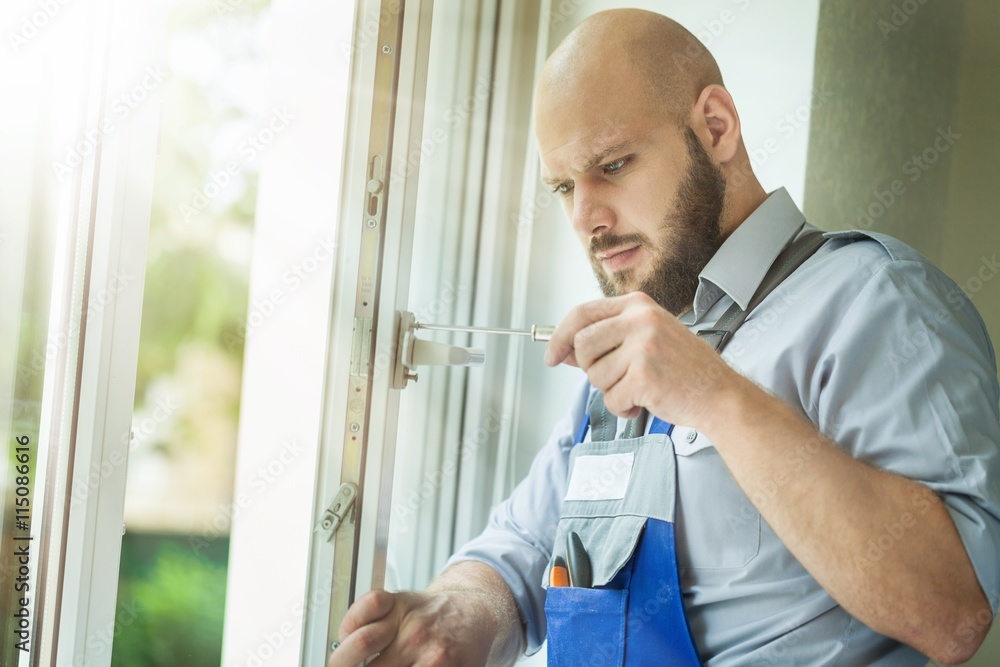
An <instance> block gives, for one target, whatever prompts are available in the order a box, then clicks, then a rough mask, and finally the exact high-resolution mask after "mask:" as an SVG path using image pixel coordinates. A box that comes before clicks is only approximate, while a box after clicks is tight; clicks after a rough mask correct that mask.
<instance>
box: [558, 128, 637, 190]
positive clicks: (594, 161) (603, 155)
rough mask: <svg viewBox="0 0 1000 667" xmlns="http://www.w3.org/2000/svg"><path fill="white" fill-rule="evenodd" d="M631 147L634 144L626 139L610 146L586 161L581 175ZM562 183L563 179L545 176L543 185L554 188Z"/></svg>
mask: <svg viewBox="0 0 1000 667" xmlns="http://www.w3.org/2000/svg"><path fill="white" fill-rule="evenodd" d="M630 145H632V142H631V141H629V140H627V139H626V140H625V141H619V142H618V143H617V144H615V145H613V146H608V147H607V148H605V149H603V150H601V151H599V152H597V153H594V155H592V156H591V157H590V158H589V159H588V160H587V161H586V163H584V166H583V168H582V169H580V172H581V173H586V172H588V171H590V170H591V169H593V168H594V167H596V166H597V165H599V164H600V163H601V162H603V161H604V160H606V159H608V157H609V156H611V155H613V154H614V153H617V152H619V151H622V150H625V149H626V148H628V147H629V146H630ZM562 182H563V179H562V178H558V177H555V176H543V177H542V183H545V184H546V185H553V186H554V185H559V184H560V183H562Z"/></svg>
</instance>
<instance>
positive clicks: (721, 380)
mask: <svg viewBox="0 0 1000 667" xmlns="http://www.w3.org/2000/svg"><path fill="white" fill-rule="evenodd" d="M887 310H888V309H886V308H883V309H882V310H881V311H875V312H876V313H877V315H878V317H879V318H881V319H879V320H878V321H876V322H875V325H882V326H883V327H884V330H882V331H875V332H871V333H872V335H869V336H867V340H861V341H858V345H857V346H855V348H854V349H855V350H860V351H861V352H863V353H864V354H862V355H861V356H860V357H859V359H860V361H858V362H857V365H860V366H862V368H860V370H857V373H858V375H851V376H850V378H848V379H847V381H845V382H844V383H843V386H842V387H841V390H842V391H843V392H845V393H848V394H850V393H851V392H854V393H855V394H857V395H860V394H859V391H860V388H861V387H860V386H859V385H858V384H857V381H858V380H859V379H863V380H867V381H868V383H869V384H870V383H871V381H872V380H875V381H876V382H877V383H885V385H886V386H885V387H884V388H880V389H878V390H877V391H880V392H882V394H883V395H882V396H881V397H879V400H878V403H879V405H877V406H876V405H875V403H876V398H875V397H874V396H872V395H870V394H869V395H868V398H869V399H870V401H871V402H870V403H869V404H865V403H863V402H862V403H861V404H851V405H850V406H845V405H841V406H840V407H839V409H840V410H841V411H843V410H845V409H846V410H848V412H850V411H852V410H853V411H854V412H856V413H858V412H860V413H862V414H865V417H866V418H867V422H863V423H861V424H859V425H857V426H858V429H859V430H864V431H867V432H866V433H864V434H863V435H862V436H859V437H861V439H862V440H863V442H864V443H865V444H872V441H873V440H874V441H875V442H874V446H875V447H876V448H878V447H882V448H889V449H891V448H896V449H897V450H898V449H903V450H905V449H906V448H907V447H908V446H911V445H915V444H918V443H921V442H922V443H928V442H930V443H933V444H934V445H935V446H937V445H938V444H940V447H938V448H937V450H935V451H940V452H944V451H946V447H947V446H948V445H949V443H947V442H941V441H940V440H939V439H940V437H941V430H940V429H935V428H934V427H933V426H932V427H930V428H926V429H922V430H917V431H916V432H914V430H913V429H912V428H907V429H904V431H903V432H901V433H897V432H893V431H892V429H891V428H889V427H885V428H882V427H880V426H879V424H878V423H873V416H874V419H875V420H881V421H883V422H885V423H886V424H890V425H891V424H892V423H893V422H899V421H900V418H901V415H898V414H892V408H893V406H894V405H895V406H896V407H897V408H898V409H899V410H909V409H910V408H911V407H913V406H911V405H909V404H904V403H903V402H901V401H899V400H895V401H894V399H893V394H894V392H897V391H898V392H900V394H898V395H897V399H898V398H899V397H901V396H902V395H903V394H902V392H904V391H913V387H907V388H903V387H900V386H898V385H894V384H893V381H894V378H892V377H891V376H890V377H888V378H885V377H872V372H871V370H870V369H867V368H865V367H864V364H866V363H868V362H869V359H870V356H866V355H867V353H870V352H871V351H872V345H873V344H874V343H875V342H876V341H878V339H879V338H882V339H885V338H886V335H885V330H889V329H890V328H891V327H890V326H889V325H888V323H887V322H886V318H887V316H888V313H887ZM873 326H874V325H873ZM864 333H866V334H867V333H869V332H864ZM854 356H855V357H858V355H857V354H855V355H854ZM546 361H547V363H549V364H556V363H560V362H566V363H570V364H573V365H578V366H579V367H580V368H582V369H584V370H585V371H586V372H587V375H588V377H589V378H590V381H591V383H592V384H593V385H594V386H595V387H597V388H599V389H602V390H603V391H605V405H606V406H607V407H608V409H609V410H611V411H612V412H613V413H615V414H616V415H619V416H627V417H634V416H635V414H636V413H637V412H638V411H639V406H642V407H646V408H648V409H649V410H650V412H652V413H653V414H655V415H657V416H658V417H661V418H663V419H666V420H668V421H671V422H674V423H678V424H683V425H685V426H691V427H694V428H697V429H698V430H699V431H702V432H704V433H705V435H706V436H707V437H708V438H709V439H710V440H711V441H712V442H713V443H714V445H715V447H716V449H717V451H718V452H719V454H720V456H721V457H722V458H723V460H724V461H725V463H726V465H727V466H728V468H729V470H730V472H731V473H732V475H733V477H734V479H735V480H736V481H737V483H739V485H740V486H741V488H742V489H743V490H744V492H745V493H746V495H747V496H748V497H749V498H750V499H751V501H752V502H754V503H755V505H757V506H758V509H759V511H760V513H761V515H762V516H763V517H764V519H765V520H766V521H767V522H768V523H769V525H770V526H771V527H772V528H773V529H774V531H775V533H776V534H777V535H778V537H779V538H780V539H781V540H782V542H784V543H785V545H786V546H787V547H788V548H789V550H790V551H791V552H792V553H793V554H794V555H795V556H796V558H798V559H799V561H800V562H801V563H802V564H803V566H804V567H805V568H806V569H807V570H809V571H810V573H811V574H812V575H813V576H814V577H815V578H816V579H817V581H818V582H819V583H820V584H821V585H822V586H824V588H826V590H827V591H828V592H829V593H830V595H831V596H832V597H833V598H834V599H836V600H837V602H838V603H840V604H841V605H842V606H843V607H844V608H845V609H846V610H847V611H849V612H850V613H851V614H852V615H854V616H855V617H856V618H858V619H859V620H860V621H861V622H863V623H865V624H866V625H868V626H870V627H872V628H874V629H875V630H876V631H878V632H881V633H883V634H885V635H888V636H890V637H893V638H896V639H898V640H900V641H903V642H906V643H908V644H910V645H911V646H914V647H915V648H917V649H918V650H920V651H922V652H924V653H925V654H927V655H929V656H930V657H932V658H934V659H937V660H940V661H943V662H949V663H952V662H959V661H961V660H962V659H963V658H967V657H968V656H971V655H972V654H973V653H974V652H975V650H976V649H977V648H978V646H979V645H980V643H981V642H982V639H983V637H984V636H985V634H986V631H987V630H988V627H989V623H982V622H981V619H982V618H983V615H984V614H983V612H985V615H986V616H991V609H990V606H989V604H988V601H987V599H986V597H985V596H984V594H983V590H982V588H981V586H980V585H979V580H978V578H977V576H976V571H975V570H974V568H973V566H972V564H971V562H970V558H969V554H968V553H967V551H966V549H965V545H964V544H963V541H962V539H961V538H960V537H959V534H958V531H957V529H956V525H955V523H954V521H953V520H952V518H951V516H950V515H949V512H948V510H947V509H946V507H945V505H944V503H943V502H942V501H941V499H940V498H939V497H938V496H937V495H936V494H935V493H933V492H932V491H931V490H930V489H929V488H928V487H927V486H925V485H923V484H919V483H917V482H914V481H911V480H909V479H906V478H904V477H901V476H898V475H896V474H892V473H889V472H884V471H880V470H878V469H876V468H873V467H872V466H869V465H868V464H866V463H864V462H863V461H860V460H856V459H855V458H853V457H852V456H851V455H850V454H848V453H847V452H845V451H844V449H843V448H842V446H843V445H844V443H834V442H831V441H830V440H829V439H827V438H824V437H822V436H821V435H820V434H819V433H818V432H817V431H816V429H815V428H814V427H813V426H812V425H811V424H810V423H809V422H807V421H806V420H804V419H803V418H802V417H800V415H799V414H797V413H796V412H795V411H794V410H793V409H792V408H790V407H789V406H787V405H786V404H784V403H783V402H782V401H781V400H780V399H778V398H775V397H772V396H770V395H769V394H767V393H766V392H765V391H763V390H762V389H760V388H759V387H757V386H756V385H754V384H753V383H752V382H750V381H749V380H747V379H746V378H744V377H742V376H741V375H739V374H738V373H737V372H736V371H734V370H733V369H732V368H730V367H729V366H728V365H727V364H726V363H725V362H724V361H723V360H722V359H721V358H720V357H719V355H718V354H716V353H715V351H714V350H713V349H712V348H711V347H710V346H709V345H707V344H705V343H704V342H703V341H701V340H700V339H699V338H698V337H697V336H695V335H693V334H692V333H691V332H689V331H688V330H687V328H686V327H684V326H683V325H682V324H681V323H680V322H679V321H678V320H677V319H676V318H675V317H673V316H672V315H670V314H669V313H667V312H666V311H664V310H663V309H662V308H660V307H659V306H657V305H656V304H655V303H654V302H652V300H651V299H649V298H648V297H647V296H646V295H644V294H638V293H636V294H630V295H627V296H623V297H617V298H613V299H605V300H601V301H597V302H592V303H590V304H584V305H582V306H579V307H578V308H576V309H574V311H572V312H571V313H570V314H569V315H568V316H567V317H566V319H565V320H564V321H563V323H561V324H560V325H559V328H558V329H557V330H556V333H555V334H554V335H553V337H552V340H551V341H550V343H549V349H548V351H547V358H546ZM944 364H945V365H947V364H951V365H952V366H956V365H957V359H956V358H953V357H949V358H947V359H945V360H944ZM838 365H839V366H840V367H843V366H850V365H851V364H849V363H845V360H844V359H843V358H841V359H839V360H838ZM985 365H989V364H988V360H987V363H986V364H985ZM963 370H964V367H963ZM908 372H910V373H911V374H910V375H909V376H908V378H907V380H908V381H911V382H912V383H913V385H914V386H916V387H918V388H919V387H922V386H927V385H928V384H929V383H931V382H932V380H930V379H928V378H929V377H931V376H926V375H922V374H921V373H925V372H926V369H921V368H919V367H916V366H914V367H912V370H910V369H908ZM878 373H881V371H878ZM983 374H985V371H983ZM933 381H934V382H939V381H941V380H940V378H934V380H933ZM970 383H971V385H973V387H972V390H975V387H978V386H979V384H978V383H976V382H974V381H971V380H968V379H966V384H967V385H968V384H970ZM869 391H870V390H869ZM918 391H919V389H918ZM855 400H860V399H855ZM922 400H923V399H922ZM978 405H979V404H978V403H976V404H975V406H978ZM929 408H930V405H929V404H926V403H925V404H924V405H922V406H921V405H916V407H915V408H914V409H915V410H917V411H919V410H921V409H923V410H927V409H929ZM876 410H878V411H877V412H876ZM867 411H870V412H867ZM984 412H988V406H987V407H986V408H984ZM994 412H995V408H994V411H990V412H989V414H994ZM987 419H988V417H987V416H985V415H984V416H983V417H982V420H983V421H985V420H987ZM866 423H867V426H866ZM979 423H980V422H976V424H977V426H978V425H979ZM949 426H951V425H949ZM960 430H961V429H959V431H960ZM974 430H975V427H974ZM984 432H985V431H984ZM992 432H994V433H995V432H996V424H995V423H994V425H993V431H992ZM842 435H844V434H842ZM963 435H964V434H962V433H961V432H959V433H958V435H957V436H956V437H963ZM846 437H853V436H852V434H847V436H846ZM990 447H991V448H992V450H993V451H992V454H991V456H992V463H990V464H988V465H989V467H990V474H991V475H995V474H996V470H995V468H996V464H995V462H996V452H995V449H996V447H995V443H991V444H990ZM921 451H923V452H924V454H921V453H920V452H921ZM927 451H928V450H920V449H916V450H914V451H912V452H911V453H910V454H904V455H903V458H904V459H906V460H908V461H912V460H913V459H915V458H916V459H917V460H918V461H919V459H921V458H923V457H924V456H926V452H927ZM872 458H873V460H878V457H877V456H876V457H872ZM944 459H947V457H944ZM937 462H938V459H937V458H933V459H931V458H928V459H927V460H926V461H923V463H924V464H930V467H934V465H935V464H936V463H937ZM897 463H898V461H897ZM955 465H957V464H955ZM925 467H928V466H926V465H925ZM937 467H938V468H942V467H943V468H946V470H944V471H941V472H943V473H950V470H951V466H949V465H947V464H946V465H944V466H937ZM904 469H905V466H904ZM957 475H958V476H959V477H960V476H961V475H960V474H957ZM914 477H915V478H916V479H924V478H923V477H921V476H920V475H919V474H918V475H915V476H914ZM993 500H994V501H995V499H993ZM994 504H995V503H994ZM994 509H995V508H994ZM984 522H985V523H986V525H987V526H988V527H987V528H986V531H987V532H986V533H985V534H984V536H983V539H981V540H980V545H981V546H980V551H981V552H982V549H983V548H985V549H989V548H990V545H991V542H990V541H989V539H990V535H991V533H992V534H995V533H996V526H995V523H996V519H995V517H992V518H989V519H984ZM896 524H899V525H901V526H903V527H904V530H903V531H902V534H901V535H900V537H899V539H898V541H896V542H895V543H894V544H893V545H890V547H889V548H888V549H884V550H882V551H881V552H880V553H879V554H877V557H875V558H869V557H868V555H867V552H868V550H869V549H870V547H871V544H872V542H873V541H874V542H875V544H876V545H877V544H878V540H879V538H880V537H881V536H882V535H884V534H885V531H886V526H891V525H896ZM897 532H899V531H897ZM883 542H884V541H883ZM983 562H984V563H986V564H987V565H986V567H987V568H989V570H990V571H992V570H993V569H994V568H995V565H996V557H995V555H994V556H988V557H987V558H986V559H985V560H984V561H983Z"/></svg>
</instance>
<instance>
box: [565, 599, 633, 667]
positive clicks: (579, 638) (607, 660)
mask: <svg viewBox="0 0 1000 667" xmlns="http://www.w3.org/2000/svg"><path fill="white" fill-rule="evenodd" d="M627 604H628V591H627V590H624V589H622V590H614V589H608V588H575V587H561V586H550V587H549V589H548V592H547V593H546V596H545V619H546V622H547V624H548V664H549V667H591V666H593V667H605V666H607V667H622V665H623V664H624V660H625V609H626V606H627Z"/></svg>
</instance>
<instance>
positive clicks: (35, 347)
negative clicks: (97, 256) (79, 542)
mask: <svg viewBox="0 0 1000 667" xmlns="http://www.w3.org/2000/svg"><path fill="white" fill-rule="evenodd" d="M18 143H20V142H18ZM5 145H6V147H7V149H6V150H11V151H12V152H13V153H14V154H15V155H16V154H17V153H18V152H19V151H18V146H16V145H14V144H12V143H6V144H5ZM28 171H29V172H30V170H28ZM0 174H2V171H0ZM27 182H28V183H31V182H32V178H31V175H30V174H29V175H28V176H27ZM6 194H7V195H8V197H4V198H3V206H2V209H0V220H2V221H3V227H2V228H0V304H2V305H0V307H2V309H3V311H2V314H0V438H2V442H3V446H4V451H3V454H2V456H0V564H2V566H0V617H2V618H3V621H2V622H0V632H3V637H4V639H3V641H0V664H3V665H12V664H16V660H17V658H18V655H19V646H18V643H20V642H22V641H24V642H26V644H24V647H25V648H30V647H32V646H33V644H32V642H31V639H32V638H31V636H30V634H29V633H28V630H27V628H26V626H27V624H28V620H29V619H32V618H33V616H34V605H33V604H32V603H31V602H29V601H28V595H29V593H33V592H32V591H30V590H29V588H28V577H29V573H30V574H34V573H35V572H34V570H35V568H37V567H38V555H37V548H32V546H33V545H34V544H33V542H32V541H31V540H28V539H27V538H28V536H29V535H30V533H31V530H30V527H31V523H32V520H33V519H34V518H35V511H34V507H35V505H36V502H35V497H36V495H37V496H39V497H40V496H41V493H40V492H38V493H36V489H35V478H36V472H37V470H38V466H39V465H40V464H41V463H43V461H41V460H40V457H39V456H38V433H39V430H40V426H41V404H42V382H43V379H44V375H45V366H46V364H47V363H48V362H50V361H52V358H53V357H54V356H55V354H56V352H57V350H56V346H59V345H68V344H71V343H70V341H69V340H68V338H65V337H64V338H61V339H60V338H59V337H57V336H54V335H50V332H49V306H50V303H51V299H52V290H53V282H52V268H53V259H54V256H55V252H56V250H55V248H56V244H55V242H54V241H55V230H54V225H55V219H54V212H53V211H52V210H51V208H49V207H47V206H45V205H44V198H43V197H41V196H40V193H38V192H36V193H35V194H34V195H33V194H32V189H31V187H28V188H26V189H25V190H23V191H22V193H21V196H20V197H15V195H14V193H13V192H10V193H6ZM32 204H34V205H32ZM18 209H22V210H23V211H25V217H22V216H21V215H17V214H16V213H17V211H18ZM29 210H30V213H28V212H27V211H29ZM25 549H27V551H28V554H27V555H25V554H24V550H25ZM19 632H24V633H25V634H21V635H18V634H17V633H19ZM11 637H16V640H15V641H11V640H10V638H11Z"/></svg>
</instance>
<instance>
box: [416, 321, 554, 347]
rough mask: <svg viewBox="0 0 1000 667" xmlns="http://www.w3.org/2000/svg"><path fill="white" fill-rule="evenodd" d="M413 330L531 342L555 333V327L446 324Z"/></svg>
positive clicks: (547, 337) (545, 340) (424, 326)
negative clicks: (493, 336) (525, 327)
mask: <svg viewBox="0 0 1000 667" xmlns="http://www.w3.org/2000/svg"><path fill="white" fill-rule="evenodd" d="M413 328H414V329H431V330H432V331H459V332H463V333H487V334H501V335H508V336H531V340H533V341H538V342H542V343H544V342H547V341H548V340H549V339H550V338H552V334H553V333H555V330H556V328H555V327H546V326H539V325H537V324H532V325H531V328H530V329H493V328H490V327H453V326H450V325H447V324H423V323H421V322H416V323H414V325H413Z"/></svg>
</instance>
